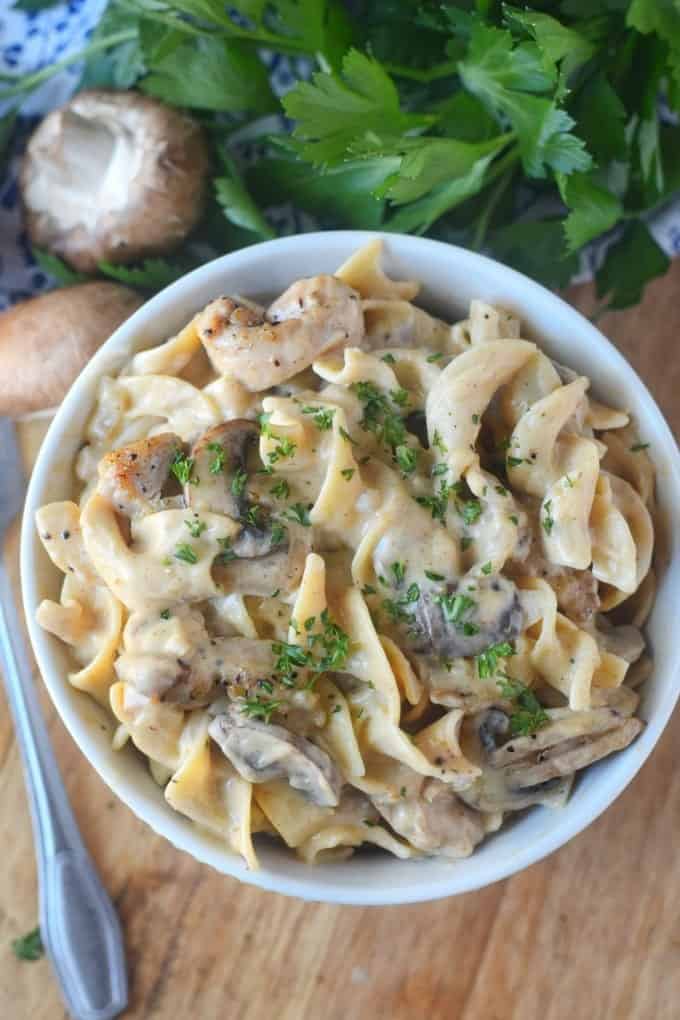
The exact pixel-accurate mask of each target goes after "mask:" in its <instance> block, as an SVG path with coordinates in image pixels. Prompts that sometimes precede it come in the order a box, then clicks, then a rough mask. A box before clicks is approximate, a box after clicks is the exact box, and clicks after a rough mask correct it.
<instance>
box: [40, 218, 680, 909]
mask: <svg viewBox="0 0 680 1020" xmlns="http://www.w3.org/2000/svg"><path fill="white" fill-rule="evenodd" d="M375 236H376V235H375V234H372V233H368V232H362V231H338V232H328V233H318V234H305V235H302V236H298V237H287V238H283V239H281V240H277V241H268V242H267V243H265V244H259V245H255V246H254V247H252V248H246V249H244V250H243V251H237V252H234V253H233V254H231V255H225V256H224V257H222V258H219V259H216V260H215V261H214V262H210V263H209V264H208V265H205V266H203V267H201V268H200V269H196V270H195V271H194V272H193V273H189V275H188V276H185V277H184V278H183V279H181V280H178V281H177V282H176V283H174V284H173V285H172V286H170V287H168V288H167V289H166V290H164V291H163V293H162V294H158V295H156V297H154V298H153V299H152V300H150V301H149V302H148V303H147V304H145V305H144V307H143V308H140V309H139V311H138V312H136V313H135V314H134V315H133V316H132V318H131V319H129V320H128V321H127V322H126V323H125V324H124V325H123V326H121V327H120V328H119V329H118V330H117V331H116V332H115V333H114V334H113V336H112V337H111V339H110V340H109V341H108V342H107V343H106V344H104V346H103V347H102V348H101V350H100V351H99V352H98V353H97V354H96V355H95V356H94V358H93V359H92V361H91V362H90V363H89V364H88V366H87V367H86V368H85V370H84V371H83V372H82V373H81V375H80V376H79V378H78V379H77V380H76V382H75V383H74V385H73V387H72V388H71V390H70V392H69V393H68V395H67V397H66V398H65V400H64V402H63V404H62V406H61V408H60V410H59V412H58V414H57V416H56V417H55V419H54V422H53V423H52V426H51V428H50V430H49V432H48V433H47V437H46V439H45V441H44V442H43V445H42V449H41V451H40V455H39V457H38V460H37V463H36V465H35V468H34V471H33V477H32V479H31V483H30V486H29V490H28V496H27V500H26V513H25V516H24V522H23V532H22V540H21V572H22V579H23V596H24V607H25V611H26V618H27V621H28V628H29V632H30V635H31V640H32V642H33V649H34V652H35V656H36V659H37V661H38V665H39V667H40V670H41V672H42V675H43V677H44V679H45V683H46V684H47V687H48V690H49V692H50V695H51V697H52V700H53V701H54V704H55V705H56V707H57V710H58V712H59V714H60V716H61V718H62V720H63V721H64V724H65V725H66V727H67V728H68V730H69V731H70V733H71V736H72V737H73V739H74V740H75V741H76V743H77V744H78V746H79V747H80V748H81V750H82V752H83V754H84V755H85V757H86V758H87V759H88V760H89V761H90V762H91V763H92V764H93V765H94V767H95V768H96V769H97V771H98V772H99V774H100V775H101V776H102V778H103V779H104V780H105V782H106V783H108V785H109V786H110V787H111V789H112V790H113V791H114V793H116V794H117V795H118V796H119V797H120V798H121V800H123V801H124V802H125V803H126V804H127V805H128V807H130V808H131V809H132V810H133V811H134V812H135V813H136V814H137V815H138V816H139V817H140V818H142V819H144V821H145V822H148V824H149V825H150V826H151V827H152V828H153V829H154V830H155V831H156V832H158V833H160V834H161V835H163V836H165V837H166V838H167V839H169V840H170V841H171V842H172V843H174V844H175V846H177V847H179V848H180V849H182V850H186V851H187V852H188V853H190V854H192V855H193V856H194V857H195V858H197V859H198V860H200V861H205V862H206V863H208V864H211V865H212V866H213V867H214V868H217V869H218V870H219V871H222V872H224V873H225V874H227V875H232V876H234V877H235V878H238V879H240V880H241V881H243V882H250V883H252V884H254V885H258V886H261V887H262V888H264V889H273V890H276V891H277V892H280V893H285V894H287V895H292V896H301V897H304V898H306V899H312V900H322V901H326V902H331V903H351V904H362V905H365V904H388V903H412V902H417V901H419V900H429V899H436V898H438V897H443V896H451V895H453V894H454V893H461V892H467V891H469V890H471V889H478V888H480V887H482V886H485V885H488V884H489V883H491V882H495V881H497V880H498V879H501V878H505V877H506V876H508V875H511V874H513V873H514V872H516V871H520V870H521V869H522V868H525V867H527V866H528V865H529V864H532V863H534V862H535V861H538V860H540V859H541V858H542V857H545V855H546V854H549V853H551V852H552V851H553V850H556V849H557V848H558V847H560V846H562V845H563V844H564V843H566V842H567V840H569V839H571V837H572V836H575V835H576V834H577V833H578V832H580V831H581V830H582V829H584V828H585V827H586V826H587V825H589V823H590V822H592V821H593V819H594V818H596V817H597V816H598V815H599V814H600V813H601V812H602V811H604V809H605V808H606V807H607V806H608V805H609V804H611V802H612V801H613V800H614V799H615V798H616V797H617V796H618V795H619V794H620V793H621V791H622V790H623V789H624V787H626V786H627V784H628V783H629V782H630V781H631V779H632V778H633V776H634V775H635V773H636V772H637V771H638V769H639V768H640V766H641V765H642V763H643V762H644V761H645V759H646V758H647V756H648V755H649V754H650V752H651V751H652V748H653V747H654V745H655V744H656V742H657V740H658V739H659V737H660V736H661V733H662V731H663V728H664V726H665V725H666V723H667V722H668V718H669V716H670V714H671V712H672V710H673V706H674V705H675V702H676V700H677V698H678V695H679V694H680V642H678V640H677V633H676V630H677V622H676V621H677V605H678V603H679V602H680V537H679V536H678V530H677V528H675V529H674V528H672V527H671V526H670V525H671V522H672V519H673V516H674V515H675V519H676V520H677V508H678V506H680V456H679V454H678V449H677V446H676V443H675V440H674V439H673V436H672V434H671V432H670V429H669V428H668V426H667V424H666V422H665V421H664V419H663V417H662V415H661V412H660V411H659V409H658V407H657V406H656V404H655V403H654V401H653V400H652V398H651V396H650V394H649V393H648V391H647V390H646V388H645V386H644V385H643V384H642V382H641V381H640V380H639V379H638V377H637V376H636V374H635V372H634V371H633V369H632V368H631V367H630V365H629V364H628V363H627V362H626V360H625V359H624V358H623V357H622V355H621V354H619V352H618V351H617V350H615V348H614V347H612V345H611V344H610V343H609V342H608V341H607V340H606V339H605V338H604V337H603V335H602V334H601V333H600V332H599V331H598V330H597V329H596V328H595V327H594V326H593V325H591V323H590V322H588V320H587V319H585V318H584V317H583V316H582V315H580V314H579V313H578V312H576V311H575V310H574V309H573V308H571V307H570V306H569V305H567V304H565V302H563V301H561V300H560V299H559V298H558V297H555V295H554V294H551V293H550V292H549V291H548V290H545V289H544V288H543V287H541V286H539V285H538V284H536V283H533V282H532V281H531V280H528V279H527V278H526V277H525V276H522V275H520V274H519V273H516V272H514V271H513V270H511V269H508V268H507V267H506V266H503V265H500V264H499V263H497V262H493V261H491V260H490V259H487V258H484V257H482V256H480V255H476V254H473V253H471V252H469V251H464V250H463V249H461V248H456V247H453V246H450V245H445V244H441V243H439V242H436V241H428V240H424V239H422V238H418V237H406V236H399V235H387V237H386V238H385V240H386V256H387V266H388V269H389V272H390V273H391V275H393V276H394V277H395V278H397V279H417V280H421V281H422V282H423V285H424V286H423V290H422V292H421V295H420V297H419V301H421V302H423V303H424V305H425V306H426V307H428V308H430V309H432V310H434V311H436V312H438V313H439V314H441V315H443V316H445V317H448V318H449V319H451V320H453V319H455V318H459V317H462V316H463V315H464V313H465V312H466V309H467V306H468V303H469V301H470V299H471V298H483V299H484V300H485V301H488V302H490V303H492V304H495V303H498V304H499V305H502V306H504V307H507V308H511V309H513V310H515V311H516V312H517V313H518V315H519V316H520V317H521V319H522V322H523V327H524V328H523V334H522V335H523V336H528V337H530V338H534V339H536V340H539V341H540V342H541V343H542V345H543V347H544V349H545V350H546V352H547V353H548V354H550V355H552V356H554V357H555V358H557V359H558V360H559V361H561V362H564V363H565V364H567V365H569V366H571V367H573V368H575V369H577V370H578V371H580V372H582V373H584V374H585V375H588V376H589V377H590V378H591V380H592V383H593V389H594V392H595V393H596V394H598V395H599V396H600V398H601V399H603V400H606V401H607V403H610V404H612V405H614V406H617V407H621V408H625V409H627V410H630V411H631V412H632V413H633V415H634V416H635V419H636V420H637V423H638V425H639V429H640V435H641V436H642V438H643V439H644V441H645V442H649V443H650V444H651V455H652V457H653V459H654V461H655V464H656V467H657V471H658V499H659V507H660V522H659V525H660V526H661V530H662V532H665V543H666V544H665V547H664V553H663V561H664V564H663V568H662V571H661V577H660V584H659V590H658V594H657V598H656V603H655V606H654V610H653V613H652V615H651V618H650V621H649V624H648V627H647V633H648V636H649V640H650V642H651V647H652V650H653V653H654V658H655V668H654V674H653V676H652V678H651V679H650V680H649V681H648V683H647V684H646V685H645V687H644V688H643V691H642V704H641V708H640V714H641V715H642V717H643V718H644V719H645V720H646V721H647V727H646V728H645V730H644V732H643V733H642V734H641V736H640V737H638V739H637V740H636V741H634V743H633V744H631V746H630V747H628V748H627V749H626V750H625V751H622V752H620V753H618V754H616V755H614V756H612V757H611V758H608V759H606V760H605V761H602V762H600V763H599V764H597V765H595V766H593V767H591V768H589V769H587V770H586V771H585V773H582V774H581V775H580V777H579V779H578V782H577V784H576V787H575V790H574V793H573V795H572V798H571V800H570V801H569V803H568V804H567V806H566V807H565V808H563V809H562V810H556V811H553V810H549V809H548V808H541V807H535V808H532V809H531V810H530V811H529V812H527V813H526V814H524V815H523V816H522V817H520V818H517V819H516V820H515V821H514V822H513V823H512V824H510V825H509V826H508V827H507V828H503V829H501V831H500V832H498V833H497V834H495V835H494V836H492V837H490V838H489V839H487V840H486V842H484V843H483V844H482V845H481V846H480V847H479V848H478V849H477V850H476V851H475V852H474V854H473V855H472V857H470V858H468V859H467V860H464V861H460V862H451V861H447V860H444V859H437V858H433V859H426V860H419V861H399V860H396V859H394V858H392V857H390V856H388V855H387V854H384V855H382V854H381V855H378V854H373V853H371V854H365V855H364V854H359V855H357V856H355V857H353V858H352V859H350V860H349V861H346V862H341V863H340V862H339V863H334V864H328V865H321V866H317V867H309V866H308V865H306V864H303V863H302V862H301V861H300V860H298V859H297V858H296V857H295V856H294V855H293V853H292V852H291V851H288V850H286V849H285V848H283V847H279V846H276V845H274V844H273V843H272V842H270V841H263V843H262V845H261V846H260V847H259V849H258V853H259V857H260V864H261V868H260V870H259V871H248V870H247V869H246V867H245V866H244V865H243V863H242V862H241V861H240V860H238V859H237V858H236V857H235V856H233V855H232V854H231V853H230V852H229V851H228V850H227V849H226V848H225V847H224V846H223V845H221V844H220V843H219V842H218V841H217V840H216V839H214V838H212V837H211V836H210V835H207V834H206V833H204V832H202V831H201V830H200V829H199V828H197V827H195V826H194V825H193V824H192V823H191V822H190V821H188V820H187V819H185V818H183V817H182V816H181V815H180V814H178V813H177V812H175V811H173V810H172V809H171V808H170V807H169V806H168V805H167V804H166V803H165V801H164V799H163V794H162V791H161V790H160V788H159V787H158V786H157V785H156V784H155V782H154V781H153V780H152V778H151V776H150V775H149V773H148V771H147V769H146V767H145V765H144V763H143V762H142V760H141V758H140V757H139V756H137V755H136V754H135V753H134V752H133V751H132V750H125V751H123V752H119V751H118V752H117V751H113V750H112V749H111V743H110V734H111V722H110V720H109V719H108V717H107V716H106V715H105V713H104V712H103V711H102V710H101V709H99V708H98V706H97V705H95V703H94V702H93V701H92V700H91V699H90V698H89V697H88V696H86V695H84V694H82V693H80V692H78V691H77V690H74V689H73V688H72V687H71V686H70V685H69V683H68V681H67V680H66V673H67V670H68V668H69V665H68V657H67V654H66V652H65V649H64V647H63V646H62V645H61V644H60V642H59V641H57V640H56V639H55V638H54V637H52V636H51V635H50V634H48V633H47V632H45V631H43V630H41V628H40V627H38V625H37V624H36V622H35V610H36V607H37V605H38V603H39V602H40V600H41V599H43V598H46V597H52V598H56V597H58V594H57V593H58V590H59V586H60V583H61V574H59V572H58V571H57V570H56V568H55V567H54V566H53V565H52V564H51V563H50V561H49V560H48V558H47V556H46V554H45V552H44V550H43V548H42V545H41V543H40V541H39V539H38V536H37V534H36V530H35V525H34V517H35V511H36V510H37V508H38V507H39V506H41V505H42V504H43V503H46V502H49V501H50V500H55V499H67V498H70V497H72V495H73V482H72V470H71V465H72V462H73V457H74V454H75V451H76V450H77V448H78V443H79V437H80V435H81V433H82V429H83V426H84V424H85V422H86V420H87V418H88V415H89V414H90V411H91V408H92V404H93V400H94V396H95V390H96V384H97V381H98V379H99V377H100V376H101V375H103V374H104V373H107V372H115V371H116V370H117V369H118V368H119V367H120V366H121V365H122V364H123V362H124V361H126V360H127V359H128V358H129V357H130V355H131V354H132V353H133V352H134V351H138V350H141V349H143V348H146V347H150V346H152V345H153V344H156V343H158V342H159V341H161V340H163V339H165V338H166V337H168V336H170V335H171V334H172V333H175V332H176V331H177V330H178V328H179V327H181V326H183V325H184V324H185V323H186V322H187V320H188V319H189V318H190V317H191V316H192V315H193V314H194V313H195V312H196V311H198V310H199V309H200V308H202V307H203V306H204V305H205V304H206V303H207V302H208V301H209V300H210V299H212V298H214V297H215V296H216V295H218V294H224V293H238V294H244V295H247V296H252V297H258V296H263V297H267V296H273V295H276V294H278V293H280V292H281V291H282V290H283V289H284V288H285V287H286V286H288V284H289V283H291V282H292V281H293V280H297V279H298V278H299V277H302V276H311V275H314V274H316V273H320V272H333V271H334V270H335V269H336V268H337V267H338V266H340V264H341V263H342V262H343V261H344V260H345V259H346V258H347V257H348V256H349V255H350V254H351V253H352V252H354V251H356V249H357V248H359V247H360V246H361V245H362V244H364V243H365V242H366V241H368V240H370V239H371V238H372V237H375Z"/></svg>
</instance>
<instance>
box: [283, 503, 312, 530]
mask: <svg viewBox="0 0 680 1020" xmlns="http://www.w3.org/2000/svg"><path fill="white" fill-rule="evenodd" d="M312 506H313V504H312V503H307V505H306V506H305V504H304V503H293V505H292V506H289V507H286V509H285V510H284V511H283V516H284V517H287V518H288V520H289V521H297V523H298V524H302V525H303V526H304V527H305V528H309V527H310V526H311V523H312V522H311V521H310V519H309V511H310V510H311V509H312Z"/></svg>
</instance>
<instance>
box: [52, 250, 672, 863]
mask: <svg viewBox="0 0 680 1020" xmlns="http://www.w3.org/2000/svg"><path fill="white" fill-rule="evenodd" d="M381 257H382V252H381V245H380V243H379V242H372V243H371V244H369V245H367V246H366V247H365V248H363V249H361V250H360V251H358V252H357V253H356V254H355V255H354V256H352V258H350V259H349V260H348V261H347V262H346V263H345V264H344V265H343V266H342V267H340V269H339V270H338V271H337V273H336V275H335V276H323V275H321V276H317V277H313V278H311V279H306V280H300V281H298V282H296V283H293V284H292V285H291V287H289V288H288V290H287V291H286V292H285V293H284V294H282V295H280V296H279V297H278V298H277V299H276V300H275V301H274V302H273V304H272V305H271V306H270V307H269V308H268V309H266V310H265V309H263V308H261V307H259V306H257V305H255V304H253V303H251V302H249V301H247V300H246V299H243V298H235V297H234V298H230V297H221V298H217V299H216V300H214V301H212V302H211V303H210V304H209V305H208V306H207V308H205V309H204V310H203V311H201V312H200V313H199V314H198V315H196V316H195V318H194V319H193V320H192V321H191V322H190V323H189V324H188V325H187V326H185V328H184V329H182V330H181V332H180V333H179V334H178V335H177V336H175V337H171V338H170V339H168V340H167V341H166V342H165V343H163V344H161V345H159V346H157V347H154V348H152V349H151V350H147V351H143V352H141V353H138V354H136V355H135V356H134V357H133V358H132V360H131V361H130V363H129V364H128V365H127V366H126V367H125V368H124V369H123V371H122V372H121V373H120V375H119V376H117V377H107V378H104V379H102V380H101V381H100V385H99V393H98V398H97V401H96V406H95V408H94V411H93V413H92V415H91V418H90V420H89V423H88V425H87V427H86V429H85V434H84V436H83V445H82V448H81V450H80V452H79V454H78V456H77V458H76V462H75V465H74V469H75V475H76V478H77V481H78V484H79V486H80V502H79V503H74V502H62V503H53V504H50V505H48V506H45V507H43V508H42V509H41V510H40V511H39V513H38V519H37V526H38V531H39V533H40V537H41V538H42V540H43V542H44V545H45V548H46V550H47V552H48V554H49V555H50V557H51V558H52V560H53V562H54V564H55V565H56V566H57V567H58V568H59V569H60V570H61V571H62V572H63V573H64V574H65V577H64V581H63V586H62V590H61V597H60V600H59V602H54V601H49V600H48V601H45V602H43V603H42V604H41V606H40V607H39V610H38V618H39V621H40V623H41V625H42V626H43V627H45V628H46V629H47V630H49V631H50V632H52V633H53V634H55V635H56V636H57V637H58V638H60V639H61V640H62V641H63V642H65V643H66V644H67V645H68V646H69V647H70V649H71V651H72V657H73V671H72V672H71V673H70V674H69V680H70V682H71V683H72V684H74V686H76V687H78V688H79V689H80V690H82V691H84V692H86V693H87V694H89V695H91V696H92V697H94V698H96V699H97V700H98V701H99V702H100V703H102V704H103V705H106V706H108V707H109V708H110V710H111V712H112V713H113V716H114V717H115V719H116V721H117V728H116V731H115V738H114V740H115V746H116V747H119V748H122V747H123V746H124V745H125V744H126V743H128V742H131V743H132V744H133V745H134V747H136V748H137V750H138V751H139V752H140V753H141V754H142V755H143V756H145V758H146V759H147V760H148V765H149V768H150V770H151V774H152V775H153V777H154V779H155V780H156V781H157V782H158V783H159V785H160V786H162V787H163V789H164V793H165V798H166V800H167V802H168V804H169V805H170V806H171V807H173V808H174V809H175V810H177V811H180V812H181V813H182V814H184V815H186V816H187V817H189V818H190V819H192V820H193V821H194V823H195V824H196V825H199V826H202V827H203V828H205V829H206V830H209V831H210V832H212V833H214V834H217V835H218V836H219V837H221V838H222V839H223V840H224V841H225V843H226V845H227V846H228V847H230V848H231V849H232V850H233V851H234V852H235V853H238V854H240V855H241V856H242V857H243V859H244V860H245V861H246V862H247V864H248V866H249V867H256V866H257V856H256V848H255V845H254V843H253V835H254V834H255V833H265V834H267V835H268V836H269V837H272V836H274V837H277V838H278V839H280V840H281V841H283V843H284V844H285V845H286V846H288V847H290V848H291V849H292V850H294V851H295V852H296V853H298V854H299V855H300V857H301V858H302V859H303V860H304V861H307V862H309V863H312V862H317V861H323V860H329V859H337V858H339V857H346V856H348V855H350V854H351V853H353V852H354V851H355V850H356V848H358V847H360V846H361V845H362V844H372V845H374V846H377V847H380V848H382V849H384V850H387V851H389V852H391V853H393V854H395V855H397V856H398V857H401V858H410V857H418V856H423V855H432V854H437V855H442V856H444V857H448V858H453V859H455V858H460V857H464V856H466V855H468V854H470V853H472V851H473V850H474V848H475V847H476V846H477V845H478V844H479V843H480V841H481V840H483V839H484V837H485V836H486V834H487V833H490V832H493V831H495V830H497V829H498V828H499V826H501V825H502V824H503V821H504V819H506V818H507V817H508V816H509V815H510V814H511V813H512V812H515V811H519V810H523V809H525V808H528V807H530V806H531V805H535V804H544V805H548V806H549V807H553V808H555V807H559V806H561V805H563V804H564V802H565V800H566V798H567V797H568V796H569V792H570V789H571V787H572V784H573V780H574V776H575V773H576V772H577V771H578V770H580V769H582V768H584V767H586V766H588V765H589V764H590V763H591V762H594V761H597V760H598V759H600V758H602V757H604V756H605V755H608V754H610V753H612V752H614V751H616V750H619V749H621V748H623V747H625V746H626V745H627V744H629V743H630V742H631V741H632V740H633V739H634V738H635V737H636V735H637V734H638V733H639V732H640V731H641V729H642V727H643V723H642V721H641V720H640V719H638V718H637V717H636V715H635V712H636V709H637V706H638V701H639V697H638V694H637V690H636V688H637V687H638V685H639V684H640V683H641V682H642V681H643V680H644V678H645V677H646V676H647V675H648V673H649V659H648V657H647V656H645V642H644V639H643V637H642V635H641V630H640V628H641V627H642V626H643V625H644V620H645V616H646V613H647V612H648V611H649V608H650V606H651V603H652V600H653V595H654V578H653V573H652V572H651V570H650V567H651V561H652V552H653V524H652V516H651V513H652V510H653V499H654V470H653V467H652V463H651V461H650V459H649V457H648V456H647V453H646V452H645V449H644V444H641V443H640V442H639V440H638V438H637V437H636V435H635V432H634V429H633V426H632V425H631V423H630V421H629V418H628V415H627V414H625V413H623V412H620V411H617V410H615V409H612V408H610V407H607V406H606V405H605V404H602V403H599V402H598V401H596V400H594V399H593V398H592V397H591V395H590V384H589V380H588V379H587V378H586V377H584V376H579V375H577V374H576V373H574V372H573V371H571V370H570V369H568V368H565V367H564V366H562V365H559V364H557V363H555V362H553V361H551V360H550V358H548V357H547V355H546V354H544V353H543V352H542V351H541V350H540V348H539V347H538V346H537V345H536V344H535V343H533V342H531V341H530V340H527V339H523V338H522V336H521V323H520V321H519V319H518V318H517V317H516V316H515V315H513V314H510V313H509V312H506V311H505V310H504V309H501V308H494V307H491V306H490V305H487V304H485V303H484V302H483V301H473V302H472V303H471V306H470V310H469V315H468V318H467V319H465V320H464V321H462V322H459V323H456V324H454V325H450V324H447V323H445V322H444V321H442V320H441V319H438V318H434V317H433V316H432V315H430V314H429V313H428V312H427V311H425V310H424V309H421V308H418V307H417V306H416V305H415V304H413V303H412V302H413V299H414V298H415V297H416V295H417V292H418V289H419V288H418V284H417V283H416V282H414V281H401V282H399V281H394V280H391V279H390V278H389V276H388V275H387V274H386V273H385V271H384V269H383V267H382V263H381ZM253 289H254V290H258V291H259V290H260V289H261V287H260V281H253ZM628 607H630V608H628ZM614 609H616V612H615V614H613V615H612V616H610V615H609V614H610V610H614ZM576 795H577V794H576Z"/></svg>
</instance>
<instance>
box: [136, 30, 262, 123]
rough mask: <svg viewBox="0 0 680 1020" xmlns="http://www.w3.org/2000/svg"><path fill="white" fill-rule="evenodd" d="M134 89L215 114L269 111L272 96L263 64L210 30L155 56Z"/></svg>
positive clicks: (236, 43) (239, 44)
mask: <svg viewBox="0 0 680 1020" xmlns="http://www.w3.org/2000/svg"><path fill="white" fill-rule="evenodd" d="M139 84H140V88H141V89H142V91H143V92H148V93H149V94H150V95H152V96H156V97H157V98H158V99H162V100H164V102H166V103H170V105H171V106H183V107H188V108H190V109H195V110H216V111H219V112H221V113H243V112H244V111H246V110H248V111H250V112H252V113H271V112H272V110H274V109H276V101H275V99H274V97H273V95H272V91H271V88H270V86H269V79H268V77H267V71H266V69H265V66H264V64H262V62H261V61H260V60H259V59H258V57H257V55H256V54H255V53H254V52H253V50H252V49H250V48H249V47H248V46H246V45H245V44H244V43H242V42H239V41H237V40H234V39H227V38H225V37H224V36H220V34H219V33H217V32H214V33H211V34H210V35H200V36H194V37H193V38H191V39H187V40H186V41H182V42H181V43H180V44H179V45H176V46H174V47H173V48H172V49H169V50H167V51H166V52H165V53H162V54H160V55H158V56H157V57H156V59H155V60H153V62H152V63H151V67H150V73H149V74H148V75H147V76H146V77H145V78H143V79H142V80H141V81H140V83H139Z"/></svg>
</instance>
